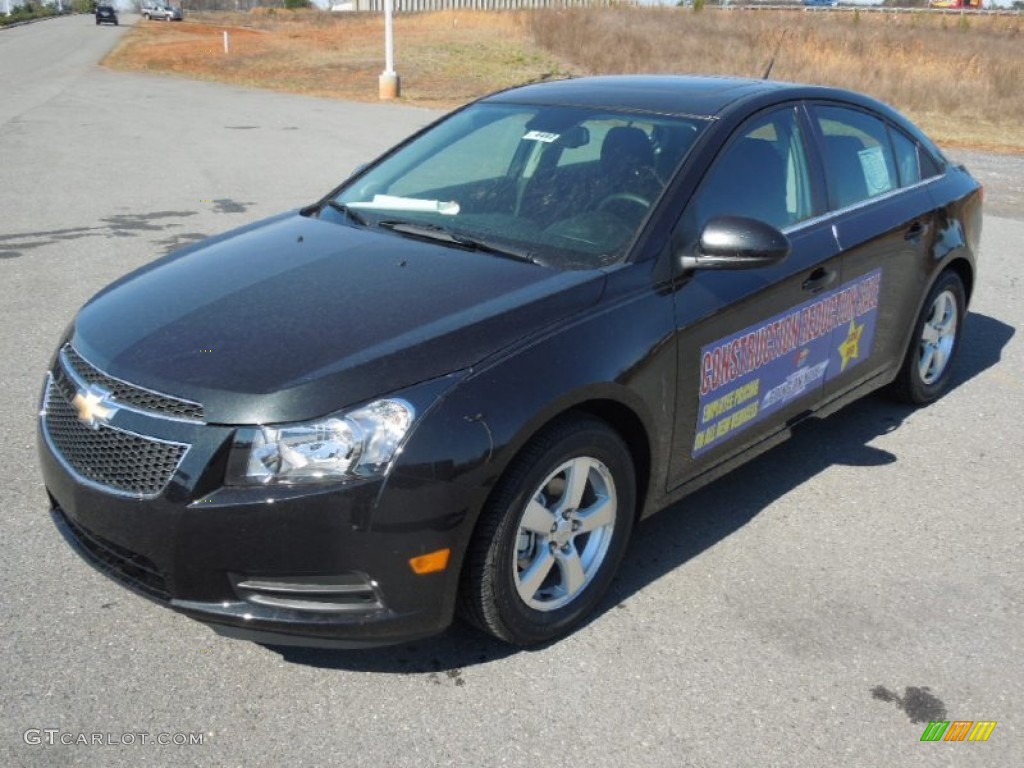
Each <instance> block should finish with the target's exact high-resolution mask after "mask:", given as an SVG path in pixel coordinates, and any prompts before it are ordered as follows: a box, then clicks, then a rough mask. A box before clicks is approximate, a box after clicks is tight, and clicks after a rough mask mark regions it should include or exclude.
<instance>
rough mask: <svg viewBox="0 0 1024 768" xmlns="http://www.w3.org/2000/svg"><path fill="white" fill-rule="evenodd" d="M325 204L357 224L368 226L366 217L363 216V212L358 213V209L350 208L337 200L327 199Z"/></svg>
mask: <svg viewBox="0 0 1024 768" xmlns="http://www.w3.org/2000/svg"><path fill="white" fill-rule="evenodd" d="M327 205H329V206H330V207H331V208H333V209H334V210H336V211H338V213H341V214H344V215H345V216H347V217H348V218H349V219H351V220H352V221H354V222H355V223H356V224H358V225H359V226H361V227H367V226H369V224H368V223H367V221H366V217H365V216H363V214H361V213H359V212H358V211H354V210H352V209H351V208H349V207H348V206H347V205H345V203H339V202H338V201H337V200H328V201H327Z"/></svg>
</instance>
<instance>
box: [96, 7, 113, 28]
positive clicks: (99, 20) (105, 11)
mask: <svg viewBox="0 0 1024 768" xmlns="http://www.w3.org/2000/svg"><path fill="white" fill-rule="evenodd" d="M96 24H97V25H99V24H113V25H114V26H115V27H116V26H118V21H117V9H116V8H114V6H112V5H97V6H96Z"/></svg>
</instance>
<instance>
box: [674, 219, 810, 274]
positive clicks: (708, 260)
mask: <svg viewBox="0 0 1024 768" xmlns="http://www.w3.org/2000/svg"><path fill="white" fill-rule="evenodd" d="M790 247H791V246H790V243H789V238H788V237H786V236H785V235H784V234H782V233H781V232H780V231H779V230H777V229H776V228H775V227H773V226H772V225H771V224H765V223H764V222H763V221H758V220H757V219H748V218H746V217H744V216H717V217H715V218H713V219H712V220H711V221H709V222H708V223H707V225H706V226H705V227H704V231H703V232H701V234H700V242H698V244H697V249H696V252H695V253H693V254H683V255H682V256H680V257H679V263H680V266H681V267H682V268H683V269H684V270H689V269H755V268H758V267H770V266H772V265H774V264H778V263H779V262H780V261H782V260H783V259H785V258H786V257H787V256H788V255H789V251H790Z"/></svg>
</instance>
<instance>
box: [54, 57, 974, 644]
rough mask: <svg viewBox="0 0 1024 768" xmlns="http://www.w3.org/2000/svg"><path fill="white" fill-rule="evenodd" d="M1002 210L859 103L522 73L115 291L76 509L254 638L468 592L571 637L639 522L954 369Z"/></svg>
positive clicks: (466, 610) (441, 602) (85, 373)
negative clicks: (515, 84) (845, 415)
mask: <svg viewBox="0 0 1024 768" xmlns="http://www.w3.org/2000/svg"><path fill="white" fill-rule="evenodd" d="M981 197H982V195H981V188H980V185H979V184H978V183H977V181H975V179H974V178H973V177H972V176H971V175H970V173H968V171H967V170H966V169H965V168H964V167H963V166H961V165H957V164H955V163H952V162H950V161H949V160H948V159H947V158H946V157H945V156H944V155H943V154H942V153H941V152H940V151H939V150H938V149H937V148H936V146H935V145H934V144H933V143H932V142H931V141H930V140H929V139H928V138H927V137H926V136H925V135H924V134H923V133H922V132H921V131H920V130H918V129H917V128H916V127H915V126H914V125H912V124H911V123H910V122H909V121H908V120H907V119H905V118H904V117H902V116H901V115H900V114H898V113H897V112H896V111H895V110H893V109H891V108H890V107H888V106H886V105H884V104H881V103H879V102H877V101H875V100H873V99H870V98H868V97H866V96H863V95H859V94H857V93H853V92H849V91H845V90H839V89H833V88H824V87H815V86H803V85H793V84H784V83H777V82H770V81H764V80H741V79H731V78H717V77H711V78H701V77H672V76H649V77H648V76H634V77H594V78H580V79H573V80H564V81H556V82H546V83H540V84H534V85H527V86H523V87H520V88H513V89H510V90H507V91H503V92H501V93H497V94H494V95H492V96H490V97H487V98H484V99H481V100H479V101H477V102H475V103H473V104H470V105H468V106H466V107H464V108H462V109H459V110H457V111H455V112H453V113H452V114H450V115H447V116H445V117H444V118H442V119H440V120H439V121H437V122H436V123H434V124H433V125H431V126H429V127H427V128H426V129H424V130H423V131H421V132H419V133H417V134H416V135H414V136H413V137H411V138H409V139H408V140H406V141H405V142H403V143H402V144H400V145H398V146H397V147H395V148H393V149H392V150H390V151H388V152H387V153H385V154H384V155H382V156H381V157H380V158H378V159H377V160H376V161H374V162H372V163H370V164H368V165H367V166H365V167H363V168H361V169H360V170H359V171H357V172H356V173H355V174H353V175H352V176H351V177H350V178H349V179H347V180H346V181H344V182H343V183H342V184H341V185H340V186H339V187H337V188H336V189H335V190H333V191H332V192H330V193H329V194H328V195H326V196H325V197H323V198H322V199H320V200H319V201H317V202H315V203H312V204H311V205H309V206H307V207H305V208H303V209H301V210H298V211H292V212H288V213H283V214H280V215H278V216H275V217H273V218H270V219H267V220H265V221H262V222H258V223H254V224H250V225H248V226H245V227H243V228H241V229H239V230H236V231H234V232H230V233H227V234H224V235H221V236H218V237H213V238H211V239H209V240H206V241H203V242H200V243H196V244H193V245H190V246H188V247H186V248H184V249H182V250H180V251H178V252H176V253H172V254H171V255H168V256H165V257H163V258H160V259H158V260H156V261H154V262H152V263H151V264H148V265H147V266H145V267H143V268H141V269H139V270H138V271H136V272H134V273H132V274H129V275H127V276H125V277H123V278H121V279H120V280H118V281H117V282H115V283H114V284H112V285H111V286H109V287H107V288H106V289H104V290H103V291H101V292H100V293H99V294H98V295H97V296H95V297H94V298H92V299H91V300H90V301H89V302H88V303H87V304H86V305H85V306H84V307H83V308H82V309H81V310H80V312H79V313H78V315H77V317H76V318H75V319H74V322H73V323H72V324H71V325H70V326H69V328H68V330H67V332H66V334H65V335H64V336H63V337H62V338H61V339H60V340H59V342H58V344H57V349H56V351H55V353H54V356H53V358H52V360H51V362H50V367H49V371H48V373H47V374H46V377H45V387H44V394H43V398H42V404H41V408H40V411H39V422H38V423H39V456H40V462H41V468H42V476H43V479H44V482H45V487H46V490H47V493H48V500H49V504H50V508H51V514H52V517H53V520H54V522H55V524H56V526H57V527H58V528H59V530H60V531H61V532H62V533H63V535H64V536H65V538H66V539H67V541H68V542H69V543H70V544H71V545H72V546H73V547H75V548H76V549H77V550H78V552H79V553H80V554H81V555H82V556H83V557H85V558H86V559H87V560H88V561H89V562H91V563H92V564H93V565H95V566H96V567H98V568H99V569H100V570H102V571H103V572H104V573H106V574H107V575H109V576H110V577H112V578H113V579H115V580H117V581H119V582H120V583H122V584H123V585H125V586H127V587H129V588H131V589H133V590H135V591H137V592H138V593H140V594H142V595H145V596H147V597H149V598H150V599H152V600H154V601H156V602H158V603H160V604H162V605H165V606H167V607H169V608H172V609H174V610H176V611H179V612H181V613H183V614H185V615H187V616H190V617H193V618H195V619H198V620H199V621H202V622H205V623H207V624H209V625H210V626H211V627H213V628H214V629H215V630H216V631H218V632H220V633H223V634H225V635H229V636H234V637H240V638H246V639H250V640H254V641H257V642H261V643H267V644H298V645H323V646H341V647H358V646H366V645H379V644H386V643H395V642H400V641H405V640H409V639H412V638H416V637H422V636H426V635H430V634H434V633H437V632H440V631H442V630H444V629H445V628H446V627H447V626H448V625H449V624H450V622H451V621H452V620H453V617H454V616H455V615H456V613H459V614H460V615H461V616H463V617H465V618H466V619H468V621H469V622H471V623H472V624H474V625H476V626H477V627H479V628H480V629H482V630H484V631H485V632H488V633H490V634H492V635H494V636H495V637H498V638H501V639H502V640H505V641H508V642H510V643H514V644H517V645H523V646H528V645H535V644H538V643H544V642H548V641H551V640H553V639H555V638H558V637H561V636H563V635H564V634H566V633H568V632H570V631H572V630H573V629H574V628H576V627H578V626H580V624H581V623H582V622H584V621H586V620H587V617H588V616H590V615H591V614H592V612H593V611H594V610H595V609H596V608H597V607H598V606H599V604H600V603H601V601H602V599H603V597H604V595H605V594H606V592H607V589H608V587H609V584H610V583H611V581H612V578H613V577H614V575H615V573H616V572H617V570H618V569H619V568H620V565H621V564H622V562H623V560H625V561H626V564H625V567H626V568H629V567H631V566H630V564H629V561H628V555H627V544H628V542H629V538H630V532H631V531H632V529H633V527H634V525H635V524H636V522H637V521H638V520H640V519H642V518H644V517H646V516H648V515H651V514H653V513H655V512H656V511H658V510H660V509H663V508H665V507H666V506H668V505H670V504H673V503H674V502H676V501H678V500H680V499H682V498H683V497H685V496H686V495H687V494H688V493H690V492H691V491H693V490H695V489H697V488H699V487H702V486H704V485H706V484H707V483H709V482H710V481H712V480H714V479H716V478H719V477H721V476H723V475H724V474H726V473H727V472H729V471H730V470H732V469H733V468H735V467H737V466H739V465H740V464H742V463H743V462H745V461H747V460H749V459H751V458H752V457H754V456H756V455H758V454H760V453H762V452H763V451H765V450H767V449H769V448H770V447H772V446H775V445H777V444H778V443H780V442H781V441H782V440H783V439H785V438H786V437H788V436H789V435H790V434H791V432H792V430H793V429H794V428H795V427H796V426H797V425H798V424H799V423H801V422H803V421H805V420H807V419H810V418H815V417H823V416H826V415H828V414H830V413H833V412H834V411H836V410H838V409H839V408H841V407H842V406H844V405H846V404H847V403H850V402H852V401H853V400H856V399H857V398H860V397H862V396H864V395H865V394H867V393H869V392H872V391H875V390H877V389H880V388H883V387H884V388H887V389H888V390H889V392H890V393H892V394H893V395H894V396H896V397H898V398H899V399H901V400H903V401H905V402H908V403H913V404H919V405H920V404H926V403H930V402H932V401H933V400H935V399H936V398H938V397H940V396H941V395H942V394H943V393H944V392H945V391H946V390H947V389H948V388H949V387H950V386H951V383H952V382H953V371H954V363H955V361H956V358H957V353H958V350H959V348H960V345H961V336H962V334H961V331H962V327H963V321H964V316H965V314H966V310H967V305H968V301H969V299H970V297H971V293H972V290H973V287H974V283H975V261H976V252H977V247H978V242H979V238H980V234H981ZM675 509H676V510H679V509H683V510H685V505H681V506H678V507H675ZM69 583H70V584H73V579H72V580H71V581H69ZM681 599H684V598H683V597H681ZM652 620H656V618H654V619H652Z"/></svg>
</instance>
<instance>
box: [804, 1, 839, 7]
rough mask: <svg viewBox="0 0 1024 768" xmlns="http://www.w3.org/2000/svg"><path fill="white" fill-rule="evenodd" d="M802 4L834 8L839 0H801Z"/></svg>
mask: <svg viewBox="0 0 1024 768" xmlns="http://www.w3.org/2000/svg"><path fill="white" fill-rule="evenodd" d="M803 3H804V5H807V6H814V7H818V8H836V7H837V6H838V5H839V0H803Z"/></svg>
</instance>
